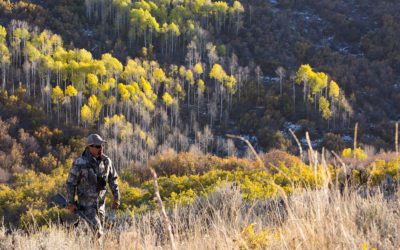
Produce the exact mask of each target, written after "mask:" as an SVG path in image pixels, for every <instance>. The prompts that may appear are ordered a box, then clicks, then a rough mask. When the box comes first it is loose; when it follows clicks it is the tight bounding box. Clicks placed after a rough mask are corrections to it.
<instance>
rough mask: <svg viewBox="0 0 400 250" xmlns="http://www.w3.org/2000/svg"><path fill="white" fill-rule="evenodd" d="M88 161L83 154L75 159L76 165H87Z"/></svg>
mask: <svg viewBox="0 0 400 250" xmlns="http://www.w3.org/2000/svg"><path fill="white" fill-rule="evenodd" d="M87 163H88V160H87V159H85V158H84V157H83V156H79V157H78V158H76V159H75V160H74V165H75V166H85V165H86V164H87Z"/></svg>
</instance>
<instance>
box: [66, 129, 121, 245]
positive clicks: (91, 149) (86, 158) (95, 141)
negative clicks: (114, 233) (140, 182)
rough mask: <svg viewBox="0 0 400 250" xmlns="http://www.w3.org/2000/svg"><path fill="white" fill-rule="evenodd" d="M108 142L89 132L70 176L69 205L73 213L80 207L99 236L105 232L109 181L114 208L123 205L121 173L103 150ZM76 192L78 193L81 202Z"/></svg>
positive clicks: (68, 186)
mask: <svg viewBox="0 0 400 250" xmlns="http://www.w3.org/2000/svg"><path fill="white" fill-rule="evenodd" d="M104 143H106V141H104V140H103V139H102V138H101V137H100V136H99V135H98V134H91V135H89V136H88V138H87V144H86V145H87V146H86V149H85V151H84V152H83V153H82V155H81V156H80V157H78V158H77V159H75V161H74V163H73V165H72V168H71V171H70V172H69V175H68V180H67V199H68V206H67V209H68V210H69V211H70V212H71V213H73V212H75V211H77V209H78V208H79V210H80V211H81V214H82V215H83V216H81V217H83V218H84V219H85V220H86V221H87V222H88V224H89V225H90V226H91V227H92V228H93V229H94V230H95V231H96V232H97V234H98V235H99V237H100V236H101V235H102V234H103V224H104V218H105V196H106V184H107V182H108V185H109V186H110V188H111V190H112V194H113V196H114V201H113V203H112V208H113V209H118V208H119V206H120V195H119V188H118V184H117V178H118V175H117V172H116V170H115V168H114V167H113V165H112V164H111V160H110V158H108V157H107V156H106V155H104V154H103V145H104ZM75 194H77V195H78V201H77V202H76V201H75Z"/></svg>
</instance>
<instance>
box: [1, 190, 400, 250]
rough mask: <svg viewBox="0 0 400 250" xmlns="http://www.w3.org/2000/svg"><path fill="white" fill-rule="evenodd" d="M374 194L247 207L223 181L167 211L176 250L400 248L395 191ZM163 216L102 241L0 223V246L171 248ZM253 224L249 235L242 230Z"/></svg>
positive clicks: (331, 193) (121, 228)
mask: <svg viewBox="0 0 400 250" xmlns="http://www.w3.org/2000/svg"><path fill="white" fill-rule="evenodd" d="M371 193H373V194H368V195H366V194H365V192H363V193H361V192H357V191H349V192H346V191H345V193H344V194H341V193H340V191H339V190H338V189H336V188H334V189H328V188H324V189H321V190H306V191H302V192H300V193H298V194H295V195H292V196H291V197H289V198H286V199H277V200H269V201H258V202H257V203H252V204H249V203H246V202H244V200H243V199H242V197H241V195H240V193H239V190H237V188H236V187H234V186H227V187H226V188H224V189H221V190H219V191H218V192H216V193H215V194H213V195H212V196H211V197H209V198H208V199H205V198H203V199H199V200H198V201H197V202H196V204H194V205H193V206H191V207H186V208H177V209H175V210H174V211H170V214H169V216H170V218H171V222H172V226H173V228H174V233H175V240H176V244H177V248H178V249H196V248H200V249H239V248H242V249H252V248H257V247H258V248H267V249H362V248H363V246H368V248H369V249H371V247H376V248H377V249H398V247H399V246H400V216H399V214H398V210H399V208H400V193H397V194H395V195H393V196H391V197H390V199H387V198H384V196H383V195H382V194H381V193H380V192H379V191H377V192H371ZM161 221H162V220H161V217H160V215H159V214H158V213H157V212H153V213H147V214H144V215H141V216H139V215H138V216H135V217H134V219H133V220H125V221H124V222H119V223H118V224H117V226H115V227H114V228H113V229H112V230H109V231H108V232H107V233H106V235H105V237H104V239H103V241H102V242H103V243H102V246H101V245H100V244H99V243H98V242H96V240H93V238H91V237H90V236H89V235H88V234H85V233H83V231H82V230H81V229H77V230H68V229H66V228H65V227H62V226H50V227H49V228H47V229H40V230H32V231H31V232H30V233H29V234H26V233H23V232H20V231H15V232H13V233H10V234H6V231H5V229H4V228H3V229H1V230H0V249H24V250H25V249H101V248H104V249H168V248H169V244H168V242H166V241H167V240H166V238H165V237H163V232H162V230H163V229H162V228H163V227H162V226H161ZM251 224H252V225H253V226H252V228H253V229H254V233H253V235H249V234H248V233H247V232H246V230H244V228H246V227H247V226H248V225H251ZM260 232H263V233H260Z"/></svg>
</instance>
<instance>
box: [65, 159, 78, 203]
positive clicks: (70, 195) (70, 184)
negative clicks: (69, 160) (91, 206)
mask: <svg viewBox="0 0 400 250" xmlns="http://www.w3.org/2000/svg"><path fill="white" fill-rule="evenodd" d="M79 179H80V166H79V164H77V162H76V161H75V162H74V164H73V165H72V168H71V170H70V172H69V175H68V179H67V201H68V202H69V203H74V202H75V200H74V197H75V194H76V186H77V185H78V182H79Z"/></svg>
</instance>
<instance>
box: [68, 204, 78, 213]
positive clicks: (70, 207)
mask: <svg viewBox="0 0 400 250" xmlns="http://www.w3.org/2000/svg"><path fill="white" fill-rule="evenodd" d="M66 209H67V210H68V211H69V212H70V213H75V212H76V211H77V210H78V207H77V206H76V204H74V203H68V205H67V207H66Z"/></svg>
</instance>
